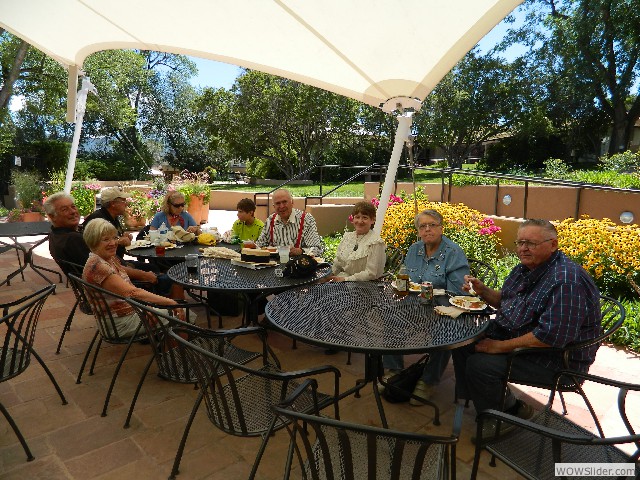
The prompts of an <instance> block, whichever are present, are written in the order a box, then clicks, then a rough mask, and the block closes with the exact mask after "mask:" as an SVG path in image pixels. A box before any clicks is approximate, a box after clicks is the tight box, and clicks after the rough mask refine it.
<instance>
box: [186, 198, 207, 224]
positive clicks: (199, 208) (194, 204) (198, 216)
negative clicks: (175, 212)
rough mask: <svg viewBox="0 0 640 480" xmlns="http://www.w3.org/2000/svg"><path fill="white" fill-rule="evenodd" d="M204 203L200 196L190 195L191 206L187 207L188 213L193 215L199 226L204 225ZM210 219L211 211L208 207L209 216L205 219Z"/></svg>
mask: <svg viewBox="0 0 640 480" xmlns="http://www.w3.org/2000/svg"><path fill="white" fill-rule="evenodd" d="M203 204H204V202H203V199H202V197H201V196H200V195H190V196H189V206H188V207H187V212H189V214H191V216H192V217H193V219H194V220H195V221H196V223H197V224H200V223H202V222H201V220H202V218H203V217H202V213H203V207H204V205H203ZM208 217H209V209H208V205H207V216H206V218H205V220H206V219H208Z"/></svg>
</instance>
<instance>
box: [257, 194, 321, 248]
mask: <svg viewBox="0 0 640 480" xmlns="http://www.w3.org/2000/svg"><path fill="white" fill-rule="evenodd" d="M273 207H274V209H275V213H273V214H272V215H270V216H269V217H268V218H267V221H266V222H265V224H264V228H263V229H262V233H260V236H259V237H258V240H257V241H256V245H257V246H258V247H266V246H267V245H270V246H275V247H277V246H284V247H290V249H289V251H290V254H291V255H301V254H302V253H303V250H302V249H303V248H310V249H311V253H312V254H314V255H322V252H324V243H323V242H322V238H320V235H318V228H317V227H316V220H315V219H314V218H313V216H312V215H311V214H310V213H307V212H303V211H302V210H298V209H297V208H293V197H292V196H291V193H289V192H288V191H287V190H276V191H275V192H274V194H273Z"/></svg>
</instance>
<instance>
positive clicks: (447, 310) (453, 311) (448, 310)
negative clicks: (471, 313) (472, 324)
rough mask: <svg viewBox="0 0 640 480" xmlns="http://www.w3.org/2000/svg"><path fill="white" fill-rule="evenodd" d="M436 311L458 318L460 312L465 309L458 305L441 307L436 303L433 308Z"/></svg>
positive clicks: (463, 311)
mask: <svg viewBox="0 0 640 480" xmlns="http://www.w3.org/2000/svg"><path fill="white" fill-rule="evenodd" d="M433 309H434V310H435V311H436V312H438V313H439V314H440V315H447V316H449V317H451V318H458V317H459V316H460V315H461V314H463V313H465V311H466V310H462V309H461V308H458V307H443V306H441V305H438V306H437V307H434V308H433Z"/></svg>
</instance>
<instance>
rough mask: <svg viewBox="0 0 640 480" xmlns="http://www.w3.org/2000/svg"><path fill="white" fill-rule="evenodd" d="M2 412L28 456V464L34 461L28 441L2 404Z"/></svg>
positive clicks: (0, 405)
mask: <svg viewBox="0 0 640 480" xmlns="http://www.w3.org/2000/svg"><path fill="white" fill-rule="evenodd" d="M0 412H2V414H3V415H4V418H6V419H7V422H9V425H11V428H12V429H13V433H15V434H16V437H18V440H19V441H20V444H21V445H22V448H23V449H24V453H26V454H27V461H28V462H30V461H32V460H33V459H34V458H35V457H34V456H33V454H32V453H31V450H29V446H28V445H27V441H26V440H25V439H24V437H23V436H22V433H21V432H20V429H19V428H18V425H16V422H14V421H13V418H12V417H11V415H9V412H8V411H7V409H6V408H4V405H2V403H0Z"/></svg>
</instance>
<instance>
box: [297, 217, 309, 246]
mask: <svg viewBox="0 0 640 480" xmlns="http://www.w3.org/2000/svg"><path fill="white" fill-rule="evenodd" d="M306 214H307V212H302V217H300V228H298V238H297V239H296V245H295V247H296V248H300V241H301V240H302V229H303V228H304V216H305V215H306Z"/></svg>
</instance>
